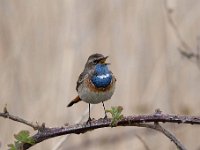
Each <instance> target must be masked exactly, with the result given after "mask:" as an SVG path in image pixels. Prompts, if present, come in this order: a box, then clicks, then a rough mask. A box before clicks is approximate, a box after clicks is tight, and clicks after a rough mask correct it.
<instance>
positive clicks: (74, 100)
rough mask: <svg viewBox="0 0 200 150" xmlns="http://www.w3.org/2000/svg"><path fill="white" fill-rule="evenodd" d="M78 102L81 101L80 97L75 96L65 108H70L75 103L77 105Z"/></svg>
mask: <svg viewBox="0 0 200 150" xmlns="http://www.w3.org/2000/svg"><path fill="white" fill-rule="evenodd" d="M79 101H81V99H80V97H79V96H77V97H76V98H75V99H73V100H72V101H71V102H70V103H69V104H68V105H67V107H70V106H72V105H74V104H75V103H78V102H79Z"/></svg>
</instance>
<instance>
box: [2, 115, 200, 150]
mask: <svg viewBox="0 0 200 150" xmlns="http://www.w3.org/2000/svg"><path fill="white" fill-rule="evenodd" d="M0 116H2V117H4V118H9V119H11V120H14V121H17V122H20V123H23V124H26V125H28V126H31V127H33V128H34V129H35V127H36V126H35V125H32V123H29V122H27V121H25V120H24V119H21V118H20V117H16V116H13V115H10V114H9V113H5V112H4V113H0ZM111 122H112V119H111V118H107V119H98V120H92V121H91V122H90V123H89V124H88V123H86V122H84V123H81V124H75V125H69V126H66V127H56V128H47V127H44V128H43V129H41V128H40V130H38V132H37V133H36V134H35V135H33V136H32V137H31V138H33V140H34V141H35V144H37V143H40V142H42V141H44V140H47V139H50V138H53V137H57V136H61V135H67V134H72V133H73V134H80V133H85V132H87V131H91V130H94V129H98V128H105V127H110V125H111ZM158 122H163V123H165V122H169V123H178V124H180V123H183V124H191V125H193V124H197V125H200V117H195V116H178V115H169V114H161V113H155V114H152V115H138V116H127V117H123V119H122V120H120V121H118V123H117V125H116V126H115V127H117V126H138V127H148V128H152V129H156V130H158V131H160V132H163V133H164V134H165V135H166V136H167V137H169V138H170V139H171V140H172V141H173V142H174V141H176V140H174V138H175V137H174V136H169V134H167V132H166V130H163V128H161V127H160V126H158V125H155V124H149V123H158ZM174 143H176V145H178V144H177V143H178V142H174ZM35 144H34V145H35ZM31 146H33V145H31V144H28V143H24V144H23V148H24V149H28V148H29V147H31ZM183 150H184V148H183Z"/></svg>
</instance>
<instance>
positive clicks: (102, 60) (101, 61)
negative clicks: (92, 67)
mask: <svg viewBox="0 0 200 150" xmlns="http://www.w3.org/2000/svg"><path fill="white" fill-rule="evenodd" d="M107 58H108V56H106V57H103V58H101V60H100V61H99V62H100V63H101V64H104V65H110V63H106V59H107Z"/></svg>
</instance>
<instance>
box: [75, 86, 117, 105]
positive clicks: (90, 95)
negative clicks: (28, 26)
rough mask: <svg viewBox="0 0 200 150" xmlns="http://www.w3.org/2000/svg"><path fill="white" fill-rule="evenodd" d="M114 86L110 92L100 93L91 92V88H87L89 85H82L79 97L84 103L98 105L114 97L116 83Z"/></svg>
mask: <svg viewBox="0 0 200 150" xmlns="http://www.w3.org/2000/svg"><path fill="white" fill-rule="evenodd" d="M112 84H113V86H112V87H111V88H109V90H106V91H100V92H97V91H94V90H89V88H86V86H87V85H85V86H82V85H81V86H80V87H79V89H78V95H79V97H80V98H81V99H82V101H85V102H86V103H91V104H97V103H100V102H103V101H106V100H109V99H110V98H111V97H112V95H113V93H114V90H115V83H112Z"/></svg>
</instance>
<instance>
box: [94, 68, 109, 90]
mask: <svg viewBox="0 0 200 150" xmlns="http://www.w3.org/2000/svg"><path fill="white" fill-rule="evenodd" d="M111 81H112V75H111V72H110V71H109V70H108V66H107V65H104V64H97V65H96V66H95V75H94V76H93V77H92V83H93V84H94V85H95V86H96V87H97V88H105V87H107V86H108V85H109V84H110V83H111Z"/></svg>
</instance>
